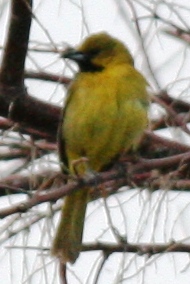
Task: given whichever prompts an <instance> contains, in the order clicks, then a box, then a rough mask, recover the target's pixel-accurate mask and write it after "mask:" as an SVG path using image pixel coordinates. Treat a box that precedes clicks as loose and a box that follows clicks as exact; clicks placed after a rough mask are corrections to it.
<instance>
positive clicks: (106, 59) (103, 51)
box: [62, 33, 133, 72]
mask: <svg viewBox="0 0 190 284" xmlns="http://www.w3.org/2000/svg"><path fill="white" fill-rule="evenodd" d="M62 57H63V58H69V59H71V60H73V61H75V62H77V64H78V65H79V67H80V70H81V71H83V72H96V71H101V70H103V69H104V68H106V67H107V66H108V65H110V64H117V63H122V62H125V63H128V64H131V65H133V59H132V57H131V55H130V53H129V51H128V49H127V48H126V47H125V45H124V44H123V43H122V42H121V41H119V40H117V39H116V38H113V37H111V36H110V35H108V34H107V33H98V34H94V35H91V36H89V37H88V38H86V39H85V40H84V42H83V43H82V44H81V45H80V46H79V47H78V48H77V49H72V48H69V49H67V50H66V51H65V52H64V53H63V55H62Z"/></svg>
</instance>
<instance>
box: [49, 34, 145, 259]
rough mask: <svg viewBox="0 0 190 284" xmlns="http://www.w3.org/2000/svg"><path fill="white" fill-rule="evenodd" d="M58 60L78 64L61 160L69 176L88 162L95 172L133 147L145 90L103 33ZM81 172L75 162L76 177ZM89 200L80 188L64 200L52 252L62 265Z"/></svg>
mask: <svg viewBox="0 0 190 284" xmlns="http://www.w3.org/2000/svg"><path fill="white" fill-rule="evenodd" d="M63 57H64V58H69V59H71V60H74V61H75V62H77V64H78V66H79V72H78V73H77V74H76V76H75V78H74V80H73V82H72V83H71V85H70V87H69V90H68V97H67V100H66V104H65V107H64V109H63V113H62V121H61V125H60V131H59V154H60V160H61V162H63V163H64V164H65V165H66V166H67V167H68V169H69V170H70V172H71V173H74V169H73V162H74V161H76V160H80V158H81V157H87V159H88V166H89V168H90V169H92V170H93V171H97V172H100V171H102V170H103V169H104V168H105V167H106V166H108V165H109V164H111V162H112V161H113V160H114V159H115V158H116V157H117V156H119V155H120V154H121V153H124V152H127V151H128V150H129V149H130V148H134V147H136V145H137V144H138V141H139V139H140V137H141V135H142V133H143V130H144V129H145V128H146V127H147V123H148V120H147V108H148V93H147V85H148V84H147V82H146V80H145V78H144V77H143V76H142V75H141V74H140V73H139V72H138V71H137V70H136V69H135V68H134V65H133V59H132V56H131V55H130V53H129V51H128V49H127V48H126V47H125V45H124V44H123V43H122V42H120V41H119V40H117V39H116V38H113V37H111V36H110V35H108V34H107V33H98V34H94V35H91V36H89V37H88V38H86V39H85V40H84V42H83V43H82V44H81V45H80V46H79V47H78V48H77V49H68V50H67V51H66V52H65V53H64V54H63ZM86 168H87V166H85V163H82V162H81V163H80V162H79V163H78V166H77V171H78V172H79V174H85V171H86ZM88 195H89V188H83V189H81V190H79V191H77V192H75V193H72V194H71V195H69V196H67V197H66V198H65V201H64V205H63V209H62V214H61V219H60V223H59V226H58V230H57V234H56V237H55V239H54V243H53V247H52V253H53V255H55V256H57V257H59V258H60V260H61V262H62V263H66V262H71V263H74V262H75V261H76V259H77V257H78V256H79V253H80V250H81V243H82V235H83V227H84V218H85V212H86V207H87V202H88ZM93 226H95V224H93Z"/></svg>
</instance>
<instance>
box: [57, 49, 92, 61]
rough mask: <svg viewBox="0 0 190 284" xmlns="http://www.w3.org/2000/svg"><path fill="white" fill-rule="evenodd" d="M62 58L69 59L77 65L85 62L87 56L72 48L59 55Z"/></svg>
mask: <svg viewBox="0 0 190 284" xmlns="http://www.w3.org/2000/svg"><path fill="white" fill-rule="evenodd" d="M61 57H62V58H68V59H71V60H73V61H75V62H77V63H78V64H80V63H82V62H85V61H87V55H86V54H85V53H83V52H81V51H78V50H76V49H74V48H68V49H67V50H65V52H64V53H63V54H62V55H61Z"/></svg>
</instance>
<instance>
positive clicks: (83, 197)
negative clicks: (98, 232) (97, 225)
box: [52, 188, 89, 263]
mask: <svg viewBox="0 0 190 284" xmlns="http://www.w3.org/2000/svg"><path fill="white" fill-rule="evenodd" d="M88 194H89V189H87V188H83V189H81V190H78V191H76V192H74V193H72V194H71V195H69V196H66V197H65V202H64V205H63V208H62V213H61V219H60V223H59V225H58V229H57V233H56V236H55V239H54V242H53V247H52V254H53V255H54V256H57V257H58V258H59V259H60V261H61V262H62V263H66V262H71V263H74V262H75V261H76V259H77V257H78V256H79V253H80V251H81V245H82V235H83V228H84V219H85V212H86V207H87V202H88Z"/></svg>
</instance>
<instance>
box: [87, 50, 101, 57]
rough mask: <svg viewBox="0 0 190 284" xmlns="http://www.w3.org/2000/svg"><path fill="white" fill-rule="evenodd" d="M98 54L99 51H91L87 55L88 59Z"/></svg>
mask: <svg viewBox="0 0 190 284" xmlns="http://www.w3.org/2000/svg"><path fill="white" fill-rule="evenodd" d="M99 53H100V49H97V48H96V49H92V50H91V51H90V52H89V55H90V57H95V56H97V55H98V54H99Z"/></svg>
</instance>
